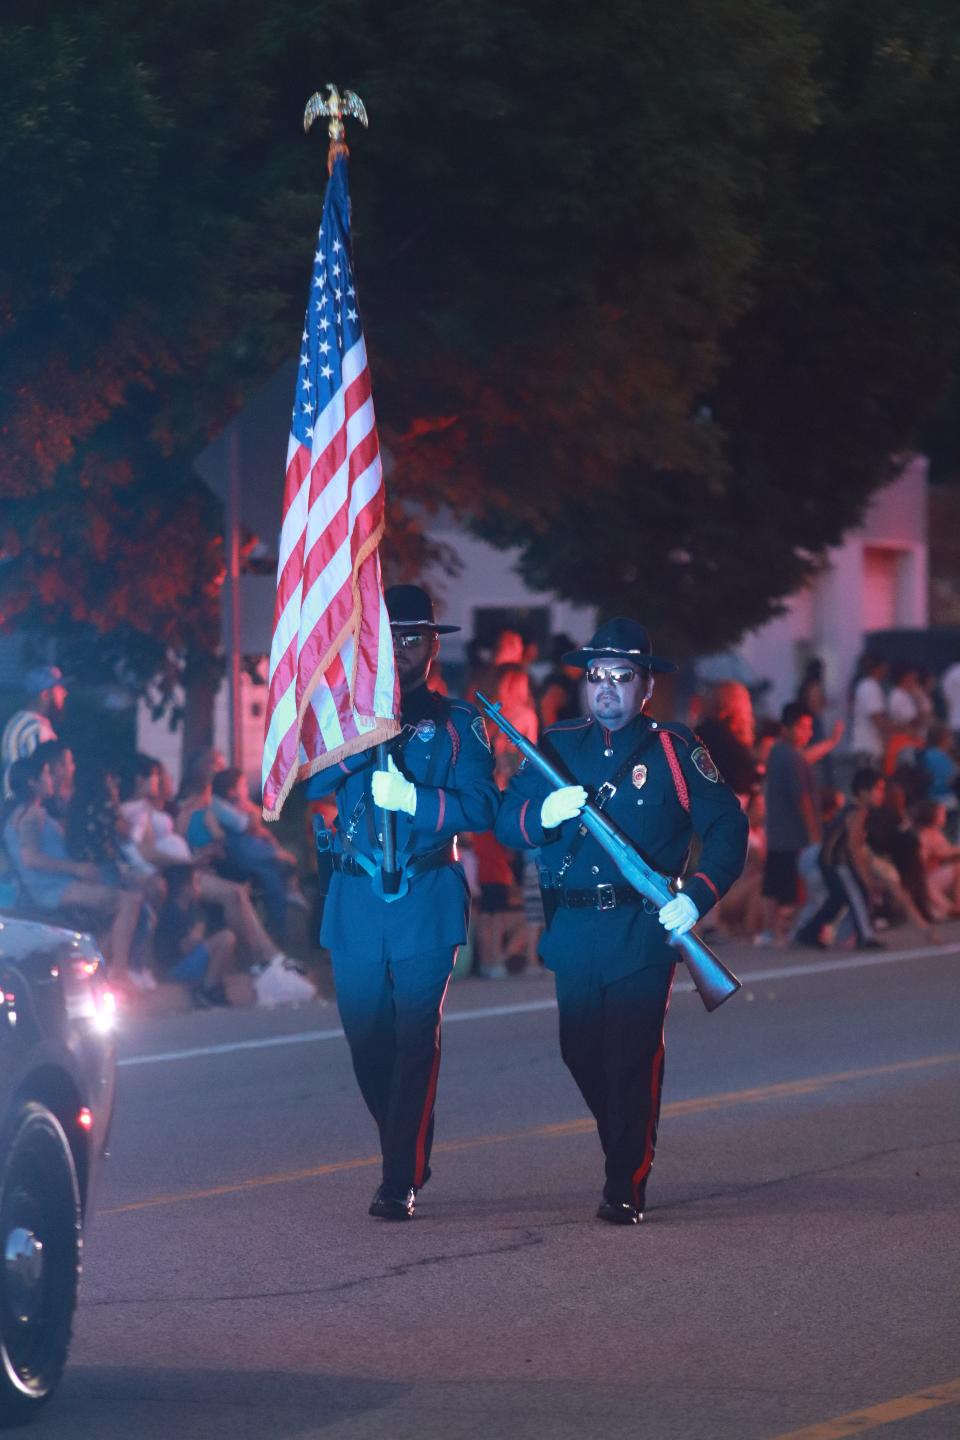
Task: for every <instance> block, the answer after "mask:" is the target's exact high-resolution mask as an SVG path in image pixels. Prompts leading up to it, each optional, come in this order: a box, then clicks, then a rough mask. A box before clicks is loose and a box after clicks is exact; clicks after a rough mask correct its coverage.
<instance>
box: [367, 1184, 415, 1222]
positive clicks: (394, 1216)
mask: <svg viewBox="0 0 960 1440" xmlns="http://www.w3.org/2000/svg"><path fill="white" fill-rule="evenodd" d="M416 1204H417V1192H416V1190H397V1191H390V1190H385V1189H384V1188H383V1186H382V1185H381V1186H379V1187H378V1189H377V1193H376V1194H375V1195H374V1197H373V1199H372V1200H371V1201H370V1209H369V1211H368V1212H367V1213H368V1214H369V1215H373V1216H375V1217H376V1218H377V1219H378V1220H412V1219H413V1212H414V1210H415V1209H416Z"/></svg>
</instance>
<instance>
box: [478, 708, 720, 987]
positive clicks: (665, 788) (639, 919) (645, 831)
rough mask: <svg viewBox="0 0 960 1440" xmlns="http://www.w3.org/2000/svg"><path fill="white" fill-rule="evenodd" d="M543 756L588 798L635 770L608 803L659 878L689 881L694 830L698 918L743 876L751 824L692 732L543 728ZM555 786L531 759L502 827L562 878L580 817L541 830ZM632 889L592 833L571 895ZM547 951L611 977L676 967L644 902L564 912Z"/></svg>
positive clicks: (546, 940)
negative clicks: (589, 963) (601, 888)
mask: <svg viewBox="0 0 960 1440" xmlns="http://www.w3.org/2000/svg"><path fill="white" fill-rule="evenodd" d="M541 748H542V749H543V751H544V753H545V754H546V755H547V756H548V757H549V758H550V759H551V760H552V761H553V762H554V763H555V764H558V765H559V767H560V768H561V769H562V770H564V771H565V772H566V773H567V774H568V775H569V776H570V779H571V783H577V784H580V785H583V786H584V787H585V788H586V790H587V792H588V794H589V795H590V797H591V799H592V798H594V796H595V794H596V791H597V789H598V787H599V786H600V785H601V784H602V782H603V781H605V780H611V781H612V780H613V779H614V777H615V776H616V774H617V772H618V770H621V769H622V767H623V765H624V763H625V762H626V760H627V759H628V758H629V759H630V762H631V763H630V766H629V768H628V769H627V772H626V774H625V776H624V777H623V779H622V780H621V781H620V783H619V785H618V788H617V793H616V794H615V795H614V796H613V797H612V799H610V800H609V801H608V802H607V804H606V805H605V807H604V810H605V813H606V814H607V815H609V817H610V819H611V820H613V821H614V822H615V823H616V824H617V825H618V826H619V828H620V829H621V830H622V831H624V832H625V834H626V835H627V836H629V838H630V839H631V840H632V841H633V842H634V844H635V845H636V847H637V849H638V850H639V851H640V853H641V854H642V855H643V858H644V859H645V860H646V861H647V863H648V864H649V865H651V866H652V867H653V868H654V869H655V870H659V871H660V872H661V874H663V875H669V876H671V877H679V876H681V875H684V869H685V867H686V864H687V857H688V853H689V851H690V846H691V842H692V840H693V837H694V833H695V832H696V834H697V835H698V836H699V838H700V841H701V850H700V854H699V858H698V860H697V862H696V871H695V873H694V874H690V875H685V876H684V879H683V889H684V891H685V893H686V894H688V895H689V896H690V898H691V899H692V900H693V902H694V904H695V905H696V907H697V909H698V910H699V912H700V914H701V916H703V915H705V914H706V913H707V911H708V910H709V909H710V908H711V906H712V905H714V904H715V903H716V902H717V900H719V899H720V897H721V895H723V894H724V893H725V892H726V891H727V890H728V889H729V888H730V886H731V885H732V884H733V882H734V880H736V878H737V876H738V875H739V874H740V872H741V870H742V869H743V864H744V860H745V858H746V853H747V829H748V827H747V819H746V816H745V815H744V814H743V811H742V810H741V808H740V804H739V802H738V800H737V797H736V795H735V794H734V793H733V791H732V790H730V789H729V787H728V786H727V785H726V784H725V783H724V781H723V779H722V778H721V776H720V775H719V773H718V771H717V769H716V766H715V765H714V764H713V762H712V760H711V759H710V755H709V753H708V752H707V750H706V748H705V747H704V746H703V745H702V744H701V742H700V740H699V738H698V737H697V736H696V735H695V734H694V732H693V731H692V730H690V729H688V728H687V726H686V725H678V724H674V723H673V722H670V723H669V724H666V723H662V724H661V723H658V722H657V721H655V720H650V719H648V718H647V716H645V715H639V716H637V718H636V719H635V720H633V721H632V722H631V723H630V724H629V725H627V726H625V727H624V728H623V729H622V730H617V731H613V732H611V731H608V730H606V729H605V728H604V727H603V726H602V725H599V724H598V723H597V722H596V721H595V720H592V719H580V720H567V721H563V722H562V723H560V724H558V725H554V726H552V727H551V728H550V729H549V730H547V731H545V732H544V735H543V739H542V741H541ZM552 788H553V787H552V786H551V784H550V783H549V781H547V780H546V779H544V778H543V776H542V775H541V774H540V772H539V771H538V770H537V769H535V767H534V766H533V765H531V763H530V762H529V760H528V761H525V762H524V764H523V765H522V766H521V768H520V769H519V770H518V772H517V773H516V775H514V777H513V779H512V780H511V782H510V785H509V787H508V789H507V792H506V794H505V796H504V800H503V804H502V807H501V810H500V815H499V818H498V820H497V825H496V834H497V838H498V839H499V840H500V841H501V842H502V843H503V844H504V845H507V846H510V847H512V848H514V849H517V848H527V849H529V848H531V847H534V846H540V847H541V860H540V864H541V867H542V869H544V870H546V871H548V872H549V874H550V876H551V877H552V879H553V880H554V881H555V879H556V876H557V872H558V871H559V870H560V868H561V866H562V864H563V861H564V858H565V857H566V855H567V854H568V852H569V850H570V847H571V844H572V842H573V840H574V836H575V835H576V833H577V830H578V822H577V821H576V820H571V821H567V823H566V824H564V825H562V826H559V827H558V828H556V829H553V830H546V831H545V830H544V828H543V826H542V824H541V823H540V808H541V806H542V804H543V801H544V799H545V798H546V796H547V795H548V794H549V793H550V791H551V789H552ZM608 883H609V884H614V885H618V886H626V883H627V882H626V881H625V880H624V878H623V876H622V875H621V874H620V872H619V870H618V869H617V867H616V866H615V865H614V863H613V861H612V860H611V859H610V858H609V856H608V855H607V853H606V851H604V850H603V849H601V847H600V845H599V844H598V843H597V842H596V841H595V840H594V839H593V837H592V836H590V835H587V836H586V837H585V838H584V839H583V841H582V843H581V844H580V846H579V849H578V850H577V852H576V856H575V859H574V860H573V862H572V864H571V865H570V867H569V869H568V870H567V872H566V875H565V876H564V884H565V885H566V888H567V889H568V890H587V889H593V888H594V887H595V886H597V885H602V884H608ZM540 952H541V954H542V956H543V958H544V961H545V962H546V964H547V965H548V966H549V967H550V968H551V969H554V970H559V969H562V968H563V967H564V966H565V965H575V964H583V963H584V962H585V960H586V959H587V958H588V957H590V956H592V957H594V959H595V962H596V963H597V964H598V965H599V966H600V971H601V975H602V978H603V979H604V981H611V980H616V979H618V978H620V977H621V976H623V975H629V974H631V973H632V972H633V971H635V970H642V969H644V968H645V967H646V966H648V965H657V964H662V965H669V964H672V963H673V962H674V961H675V960H676V959H677V952H676V950H675V949H674V948H673V947H671V946H670V944H669V943H668V940H667V935H666V932H665V931H664V929H663V926H662V925H661V924H660V922H659V920H658V919H657V916H656V913H655V912H654V913H651V912H650V910H645V909H644V908H643V906H642V905H623V906H618V907H617V908H616V909H614V910H604V911H599V910H596V909H589V910H588V909H576V910H574V909H570V910H568V909H563V908H561V909H558V910H557V911H556V913H555V915H554V917H553V920H552V922H551V924H550V926H549V928H548V930H547V932H546V934H545V935H544V937H543V940H542V941H541V945H540Z"/></svg>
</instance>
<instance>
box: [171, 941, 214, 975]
mask: <svg viewBox="0 0 960 1440" xmlns="http://www.w3.org/2000/svg"><path fill="white" fill-rule="evenodd" d="M209 964H210V951H209V950H208V949H207V947H206V945H205V944H204V942H203V941H202V940H201V942H200V944H199V945H194V947H193V949H192V950H191V951H190V954H189V955H184V957H183V959H182V960H178V961H177V963H176V965H174V966H172V968H171V969H169V970H168V971H167V979H168V980H178V981H179V982H180V983H181V985H200V984H201V983H202V982H203V981H204V980H205V979H206V975H207V968H208V966H209Z"/></svg>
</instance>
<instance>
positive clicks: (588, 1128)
mask: <svg viewBox="0 0 960 1440" xmlns="http://www.w3.org/2000/svg"><path fill="white" fill-rule="evenodd" d="M958 1061H960V1051H953V1052H950V1053H948V1054H946V1055H926V1056H924V1058H923V1059H921V1060H901V1061H898V1062H896V1063H895V1064H892V1065H871V1066H867V1067H865V1068H864V1069H862V1070H840V1071H838V1072H837V1073H836V1074H834V1075H812V1076H810V1077H809V1078H807V1079H805V1080H785V1081H781V1082H779V1083H778V1084H774V1085H758V1086H754V1087H753V1088H751V1089H749V1090H729V1091H726V1092H724V1093H722V1094H719V1095H701V1096H699V1097H697V1098H696V1099H693V1100H674V1101H672V1102H671V1103H670V1104H667V1105H664V1107H663V1111H662V1114H663V1116H664V1117H667V1116H674V1115H703V1114H706V1113H707V1112H708V1111H711V1110H725V1109H732V1108H733V1107H734V1106H737V1105H753V1104H756V1103H758V1102H762V1101H768V1100H782V1099H788V1098H790V1097H791V1096H794V1095H812V1094H814V1093H815V1092H817V1091H820V1090H827V1089H829V1087H830V1086H831V1085H840V1084H848V1083H849V1082H850V1081H853V1080H869V1079H872V1078H874V1077H876V1076H878V1075H897V1074H902V1073H903V1072H905V1071H909V1070H928V1069H930V1068H931V1067H932V1066H936V1065H951V1064H956V1063H957V1062H958ZM594 1128H595V1127H594V1123H593V1120H592V1119H590V1118H589V1117H586V1116H584V1117H583V1118H581V1119H578V1120H562V1121H560V1122H558V1123H554V1124H552V1125H536V1126H534V1128H533V1129H531V1130H508V1131H505V1132H504V1133H502V1134H494V1135H473V1136H470V1137H469V1138H467V1139H464V1140H442V1141H440V1142H439V1143H438V1144H437V1145H435V1146H434V1147H433V1148H434V1152H435V1153H436V1154H438V1155H444V1154H446V1155H449V1154H452V1153H454V1152H455V1151H458V1150H476V1149H479V1148H480V1147H481V1146H483V1145H503V1144H506V1143H507V1142H508V1141H513V1140H551V1139H555V1138H559V1137H561V1136H565V1135H586V1134H590V1133H591V1132H592V1131H593V1130H594ZM379 1164H380V1156H379V1155H365V1156H363V1157H362V1158H358V1159H355V1160H334V1161H331V1162H330V1163H329V1164H327V1165H315V1166H312V1167H311V1168H310V1169H308V1170H291V1171H286V1172H283V1173H281V1174H279V1175H254V1176H252V1177H251V1178H250V1179H249V1180H236V1181H234V1182H233V1183H232V1184H230V1185H215V1186H213V1187H211V1188H210V1189H206V1190H185V1191H181V1192H180V1193H179V1194H176V1195H153V1196H151V1197H150V1198H149V1199H147V1200H134V1201H132V1202H131V1203H130V1204H127V1205H114V1206H111V1207H110V1209H107V1210H100V1211H98V1214H100V1215H128V1214H130V1212H131V1211H133V1210H155V1209H157V1208H159V1207H160V1206H162V1205H180V1204H183V1203H184V1202H186V1201H188V1200H215V1199H216V1198H217V1197H218V1196H220V1195H239V1194H242V1193H243V1191H245V1190H259V1189H261V1188H262V1187H263V1186H265V1185H291V1184H293V1183H295V1182H296V1181H299V1180H317V1179H319V1178H320V1177H321V1176H323V1175H339V1174H340V1173H341V1171H344V1170H366V1169H369V1168H370V1167H371V1166H373V1165H379Z"/></svg>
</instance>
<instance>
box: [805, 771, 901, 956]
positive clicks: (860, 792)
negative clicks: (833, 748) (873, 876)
mask: <svg viewBox="0 0 960 1440" xmlns="http://www.w3.org/2000/svg"><path fill="white" fill-rule="evenodd" d="M885 785H886V782H885V781H884V778H883V776H882V775H881V774H880V772H879V771H878V770H874V769H871V768H870V767H866V766H865V767H864V768H862V769H860V770H858V771H857V772H856V774H855V775H854V777H853V786H852V789H853V798H852V799H851V800H850V801H849V802H848V804H846V805H845V806H844V807H843V809H842V810H841V811H840V812H839V814H838V815H836V816H835V817H834V818H833V820H831V822H830V824H829V826H828V827H827V832H826V835H825V836H824V840H823V844H822V845H821V847H820V873H821V874H822V875H823V879H824V883H825V885H826V887H827V898H826V900H825V901H824V903H823V905H821V907H820V909H819V910H818V911H817V913H816V914H815V915H812V916H811V917H810V919H809V920H808V921H807V923H806V924H805V925H804V926H803V928H802V929H801V930H799V931H798V932H797V939H798V941H799V942H800V944H801V945H812V946H814V947H815V948H816V949H818V950H824V949H826V945H827V940H828V938H830V939H832V934H833V932H832V926H833V924H834V922H835V921H836V920H837V919H838V917H839V916H840V914H841V913H842V911H844V910H845V909H849V912H850V918H851V920H852V921H853V926H854V930H855V931H856V936H857V948H858V949H860V950H872V949H877V948H880V947H882V943H883V942H882V941H880V940H878V939H877V937H876V934H875V932H874V928H873V921H872V918H871V907H870V894H871V888H872V887H871V880H870V867H869V858H868V855H867V843H866V827H867V812H868V810H870V809H873V808H875V807H877V806H879V805H882V803H883V798H884V790H885ZM828 927H831V928H830V930H829V934H828Z"/></svg>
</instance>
